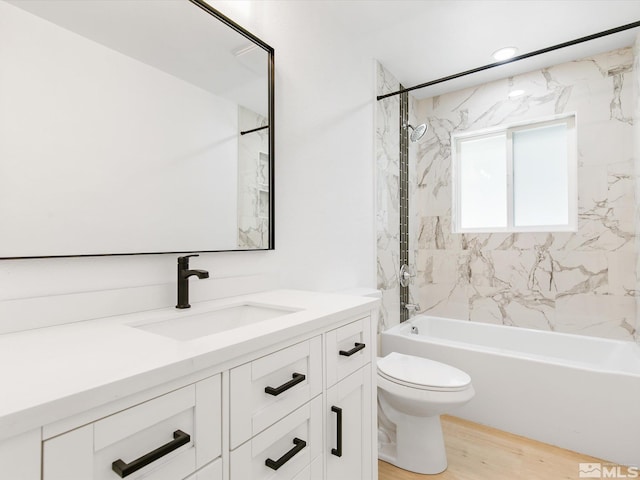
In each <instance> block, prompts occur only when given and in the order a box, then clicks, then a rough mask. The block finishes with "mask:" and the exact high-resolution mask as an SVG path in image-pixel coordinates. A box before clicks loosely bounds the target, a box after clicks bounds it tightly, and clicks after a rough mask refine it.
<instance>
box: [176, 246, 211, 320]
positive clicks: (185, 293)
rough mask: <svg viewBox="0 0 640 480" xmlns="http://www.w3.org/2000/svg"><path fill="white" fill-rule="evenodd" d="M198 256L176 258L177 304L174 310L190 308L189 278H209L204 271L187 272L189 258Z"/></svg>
mask: <svg viewBox="0 0 640 480" xmlns="http://www.w3.org/2000/svg"><path fill="white" fill-rule="evenodd" d="M198 256H199V255H197V254H193V255H186V256H184V257H178V304H177V305H176V308H191V305H189V277H191V276H193V275H195V276H196V277H198V278H201V279H202V278H209V272H207V271H206V270H189V257H198Z"/></svg>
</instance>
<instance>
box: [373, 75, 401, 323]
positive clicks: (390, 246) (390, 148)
mask: <svg viewBox="0 0 640 480" xmlns="http://www.w3.org/2000/svg"><path fill="white" fill-rule="evenodd" d="M376 81H377V94H378V95H382V94H385V93H390V92H394V91H397V90H398V89H399V88H400V84H399V82H398V81H397V80H396V79H395V78H394V77H393V75H391V73H389V72H388V71H387V70H386V69H385V68H384V67H383V66H382V65H381V64H380V63H378V64H377V79H376ZM399 115H400V101H399V97H397V96H394V97H389V98H386V99H384V100H381V101H379V102H377V104H376V238H377V240H376V241H377V278H378V281H377V288H378V290H380V291H382V307H381V309H380V315H379V317H378V322H379V324H378V331H379V332H380V331H383V330H386V329H387V328H388V327H390V326H392V325H396V324H398V323H399V322H400V285H399V283H398V274H399V271H400V264H399V262H400V200H399V198H398V195H399V184H398V182H399V172H400V170H399V161H400V151H399V148H400V145H399V136H400V123H399Z"/></svg>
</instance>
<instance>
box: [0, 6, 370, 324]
mask: <svg viewBox="0 0 640 480" xmlns="http://www.w3.org/2000/svg"><path fill="white" fill-rule="evenodd" d="M212 5H213V6H214V7H215V8H218V9H219V10H221V11H222V12H223V13H225V14H226V15H228V16H229V17H231V18H232V19H234V20H236V21H237V22H238V23H240V24H242V25H244V26H245V27H247V28H248V29H249V30H252V31H254V33H256V34H257V35H258V36H259V37H260V38H262V39H263V40H264V41H266V42H267V43H269V44H271V45H272V46H273V47H274V48H275V50H276V72H277V75H276V125H275V134H276V187H275V188H276V251H274V252H236V253H219V254H205V255H202V256H201V258H197V259H192V266H193V267H194V268H204V269H208V270H209V271H210V272H211V276H212V278H210V279H209V280H194V281H192V284H191V285H192V287H191V288H192V301H198V300H202V299H205V298H215V297H217V296H225V295H232V294H238V293H241V292H243V291H251V290H255V289H260V288H273V287H274V286H278V285H280V286H284V287H293V288H303V289H313V290H322V291H332V290H339V289H345V288H349V287H353V286H368V287H374V286H375V233H374V193H373V165H374V154H373V115H374V113H373V112H374V107H375V104H374V102H375V98H374V86H373V85H374V64H373V60H372V59H371V57H370V56H369V55H366V54H364V53H363V52H361V51H359V50H358V47H354V46H351V44H350V42H349V41H348V39H347V38H342V37H341V36H340V35H338V34H336V35H332V29H331V26H332V18H331V16H328V15H326V14H323V11H322V9H321V8H320V6H319V5H320V4H319V3H311V4H308V3H306V2H288V1H283V2H280V1H272V2H260V1H257V0H256V1H252V2H213V1H212ZM243 9H244V10H243ZM175 268H176V265H175V255H150V256H136V257H87V258H72V259H42V260H9V261H1V262H0V331H2V330H5V331H6V330H7V329H16V328H20V326H25V327H26V326H35V325H39V324H47V323H59V322H62V321H65V319H72V320H79V319H82V318H92V317H96V316H100V315H105V314H110V315H112V314H117V313H123V312H125V311H136V310H143V309H148V308H159V307H164V306H171V305H174V304H175V300H176V299H175V280H174V277H175ZM79 292H95V293H90V294H82V295H78V293H79Z"/></svg>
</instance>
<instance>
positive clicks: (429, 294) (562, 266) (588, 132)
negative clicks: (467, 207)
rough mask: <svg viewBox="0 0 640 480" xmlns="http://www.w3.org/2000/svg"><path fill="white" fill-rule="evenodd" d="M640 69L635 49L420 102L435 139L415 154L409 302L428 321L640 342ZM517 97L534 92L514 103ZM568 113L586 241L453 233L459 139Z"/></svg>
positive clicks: (579, 235) (581, 233)
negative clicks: (573, 122) (639, 116)
mask: <svg viewBox="0 0 640 480" xmlns="http://www.w3.org/2000/svg"><path fill="white" fill-rule="evenodd" d="M635 62H636V64H637V62H638V59H637V56H636V58H635ZM633 65H634V50H633V48H631V47H629V48H624V49H619V50H615V51H612V52H608V53H604V54H601V55H597V56H594V57H590V58H585V59H582V60H577V61H573V62H569V63H565V64H561V65H556V66H553V67H549V68H546V69H543V70H539V71H534V72H530V73H527V74H523V75H519V76H516V77H511V78H508V79H504V80H501V81H496V82H491V83H487V84H484V85H479V86H477V87H474V88H468V89H464V90H460V91H457V92H452V93H447V94H443V95H440V96H437V97H432V98H428V99H424V100H420V101H419V103H418V105H417V111H418V115H417V116H418V118H425V119H426V120H427V121H428V123H429V125H430V130H429V132H428V133H427V135H426V137H425V138H423V140H422V141H421V142H420V144H419V151H418V153H417V164H416V172H415V176H416V177H415V178H416V191H415V194H414V199H412V202H411V205H412V207H413V209H414V211H413V213H412V216H413V218H414V219H415V223H416V228H415V230H414V235H415V238H414V239H413V240H414V241H413V245H414V246H415V250H414V253H415V262H416V264H417V271H418V276H417V278H416V279H414V282H413V285H412V287H411V292H412V297H413V299H414V300H415V301H417V302H419V303H420V305H421V307H422V311H424V312H426V313H428V314H433V315H438V316H445V317H450V318H457V319H464V320H470V321H478V322H489V323H498V324H504V325H513V326H519V327H528V328H537V329H544V330H553V331H558V332H570V333H577V334H584V335H592V336H602V337H608V338H618V339H633V338H635V339H636V340H638V339H639V338H640V335H638V329H637V327H638V325H637V323H636V310H637V306H636V301H637V300H638V296H637V292H638V291H639V287H638V279H637V276H636V271H637V268H636V264H637V251H638V242H637V235H636V225H637V224H638V208H637V205H636V198H637V196H636V188H637V186H638V179H639V178H640V177H639V176H638V171H637V170H636V168H637V165H636V163H637V162H635V161H634V138H635V140H637V139H638V134H637V132H636V133H634V129H635V130H637V129H638V125H637V122H636V124H635V126H634V119H633V113H634V110H635V111H637V110H638V109H639V107H638V104H637V96H635V94H634V89H637V88H638V79H637V77H634V75H633V72H634V71H637V69H635V70H634V67H633ZM511 89H523V90H525V91H526V93H525V94H524V95H522V96H520V97H515V98H509V97H508V96H507V94H508V92H509V91H510V90H511ZM379 103H381V102H379ZM568 112H577V119H578V120H577V134H578V150H579V152H578V155H579V158H578V161H579V165H578V231H577V232H571V233H547V232H542V233H499V234H498V233H495V234H490V233H483V234H480V233H473V234H454V233H452V229H451V156H450V152H451V143H450V136H451V133H452V132H454V131H465V130H476V129H482V128H485V127H489V126H494V125H499V124H501V123H512V122H516V121H521V120H525V119H536V118H542V117H547V116H550V115H553V114H560V113H568ZM636 146H637V145H636Z"/></svg>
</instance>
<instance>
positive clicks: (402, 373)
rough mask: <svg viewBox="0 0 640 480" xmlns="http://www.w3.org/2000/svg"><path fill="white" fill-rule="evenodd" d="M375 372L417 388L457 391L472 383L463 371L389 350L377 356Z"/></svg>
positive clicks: (393, 380)
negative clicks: (387, 352)
mask: <svg viewBox="0 0 640 480" xmlns="http://www.w3.org/2000/svg"><path fill="white" fill-rule="evenodd" d="M377 365H378V375H380V376H381V377H384V378H386V379H387V380H389V381H390V382H393V383H396V384H399V385H404V386H406V387H410V388H415V389H419V390H430V391H437V392H456V391H461V390H465V389H467V388H468V387H469V386H470V385H471V377H469V375H467V374H466V373H465V372H463V371H462V370H459V369H457V368H455V367H452V366H450V365H446V364H444V363H440V362H436V361H434V360H429V359H427V358H422V357H416V356H413V355H405V354H402V353H398V352H392V353H390V354H389V355H387V356H386V357H383V358H379V359H378V362H377Z"/></svg>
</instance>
